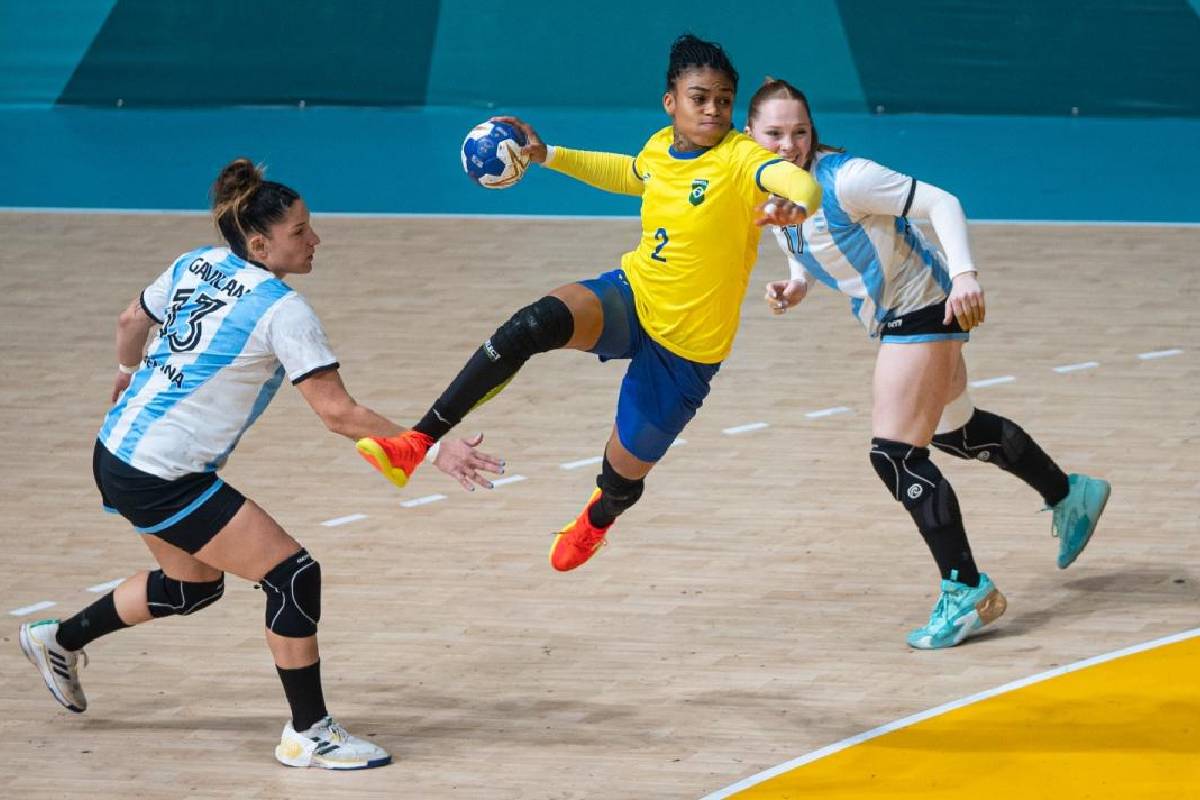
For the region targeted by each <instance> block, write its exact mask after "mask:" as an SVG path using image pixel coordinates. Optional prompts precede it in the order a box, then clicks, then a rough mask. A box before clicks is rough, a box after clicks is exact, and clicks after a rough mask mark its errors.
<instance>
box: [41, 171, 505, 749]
mask: <svg viewBox="0 0 1200 800" xmlns="http://www.w3.org/2000/svg"><path fill="white" fill-rule="evenodd" d="M213 217H214V219H215V221H216V224H217V227H218V228H219V229H220V231H221V234H222V235H223V236H224V238H225V240H226V241H227V242H228V246H227V247H201V248H199V249H196V250H193V251H191V252H188V253H185V254H184V255H182V256H180V257H179V258H177V259H176V260H175V262H174V263H173V264H172V265H171V266H170V267H168V268H167V270H166V271H165V272H163V273H162V275H160V276H159V277H158V279H157V280H155V281H154V282H153V283H152V284H150V286H148V287H147V288H146V289H145V290H144V291H143V292H142V293H141V294H140V295H139V296H138V297H137V298H136V299H135V300H134V301H133V302H132V303H130V304H129V307H128V308H126V309H125V311H124V312H123V313H122V314H121V316H120V320H119V321H118V324H117V358H118V364H119V365H120V367H119V369H118V372H117V375H116V380H115V384H114V386H113V392H112V401H113V403H114V405H113V407H112V409H111V410H110V411H109V412H108V415H107V417H106V418H105V421H104V425H103V427H102V428H101V430H100V435H99V437H98V439H97V441H96V444H95V449H94V453H93V461H92V468H93V474H94V476H95V479H96V485H97V487H98V488H99V489H100V497H101V500H102V502H103V504H104V507H105V509H106V510H108V511H111V512H114V513H118V514H120V515H121V516H123V517H125V519H127V520H128V521H129V522H130V523H131V524H132V525H133V526H134V529H135V530H137V531H138V532H139V533H141V534H144V535H143V536H142V541H144V542H145V543H146V546H147V547H148V548H149V549H150V553H151V555H153V556H154V559H155V560H156V561H157V562H158V566H159V568H158V569H155V570H153V571H150V572H146V571H143V572H138V573H137V574H135V575H133V576H132V577H130V578H128V579H126V580H125V581H123V582H122V583H121V584H120V585H119V586H117V587H116V589H114V590H113V591H112V592H110V593H109V594H107V595H105V596H104V597H102V598H100V599H99V600H97V601H96V602H95V603H93V604H92V605H90V606H88V607H87V608H85V609H83V610H82V611H80V612H79V613H78V614H76V615H75V616H73V617H71V618H70V619H66V620H62V621H61V622H60V621H59V620H56V619H48V620H42V621H40V622H35V623H31V624H26V625H22V626H21V630H20V642H21V648H22V649H23V650H24V651H25V655H26V656H27V657H28V658H29V660H30V661H31V662H33V664H34V665H35V666H36V667H37V668H38V670H39V671H40V672H41V674H42V678H43V680H44V681H45V683H46V686H47V688H49V689H50V692H51V694H53V695H54V698H55V699H56V700H58V702H59V703H61V704H62V705H63V706H65V707H66V708H68V709H70V710H71V711H74V712H77V713H79V712H82V711H83V710H84V709H85V708H87V699H86V698H85V697H84V694H83V689H82V687H81V686H80V684H79V676H78V660H79V656H80V655H81V654H82V652H83V648H84V646H85V645H87V644H89V643H90V642H92V641H93V640H95V639H96V638H98V637H100V636H103V635H105V634H107V633H112V632H114V631H117V630H119V629H121V628H127V627H129V626H131V625H137V624H139V623H142V622H149V621H150V620H152V619H156V618H160V617H167V616H173V615H187V614H191V613H193V612H196V611H199V610H201V609H203V608H207V607H208V606H210V605H212V604H213V603H215V602H216V601H217V600H219V599H220V598H221V595H222V594H223V592H224V588H225V573H226V572H231V573H233V574H235V575H237V576H239V577H241V578H243V579H245V580H248V581H253V582H255V583H257V584H259V585H260V586H261V587H262V588H263V591H264V592H265V593H266V607H267V608H266V639H267V645H268V646H269V648H270V650H271V654H272V656H273V657H274V660H275V665H276V669H277V671H278V673H279V677H280V680H281V681H282V682H283V689H284V694H285V695H286V697H287V701H288V704H289V705H290V706H291V712H292V718H291V720H289V721H288V722H287V724H286V725H285V726H284V729H283V736H282V739H281V741H280V744H279V746H278V747H276V748H275V757H276V758H277V759H278V760H279V761H280V762H282V763H284V764H287V765H289V766H298V767H307V766H313V767H323V768H326V769H363V768H366V767H376V766H381V765H383V764H386V763H388V762H389V761H390V760H391V757H390V756H389V755H388V754H387V753H386V752H385V751H384V750H383V749H381V748H380V747H378V746H376V745H374V744H372V743H370V742H368V741H366V740H364V739H360V738H358V737H355V736H351V735H350V734H349V733H347V732H346V730H345V729H344V728H343V727H342V726H341V725H339V724H338V723H337V722H336V721H334V719H333V717H331V716H330V715H329V713H328V711H327V710H326V708H325V700H324V697H323V694H322V690H321V672H320V666H321V663H320V660H319V655H318V651H317V622H318V621H319V620H320V616H321V604H320V599H321V568H320V565H319V564H318V563H317V561H316V560H315V559H314V558H313V557H312V556H311V555H309V553H308V551H307V550H305V549H304V548H303V547H302V546H301V545H300V543H299V542H297V541H296V540H295V539H293V538H292V537H291V536H289V535H288V533H287V532H286V531H284V530H283V528H281V527H280V526H279V524H278V523H277V522H275V520H274V519H272V518H271V517H270V516H269V515H268V514H267V513H266V512H265V511H264V510H263V509H262V508H260V507H259V506H258V505H257V504H255V503H254V502H253V501H251V500H248V499H247V498H246V497H244V496H243V495H242V494H241V492H239V491H237V490H236V489H234V488H233V487H232V486H230V485H229V484H227V483H225V482H224V481H223V480H221V479H220V478H219V477H217V470H218V469H220V468H221V467H222V466H223V465H224V464H225V461H226V459H227V458H228V457H229V455H230V453H231V452H232V451H233V449H234V447H236V446H237V443H238V441H239V440H240V439H241V436H242V434H243V433H245V431H246V429H247V428H249V427H250V426H251V425H252V424H253V423H254V421H255V420H257V419H258V417H259V415H260V414H262V412H263V411H264V410H265V409H266V407H267V404H268V403H270V401H271V398H272V397H273V396H274V394H275V391H276V390H277V389H278V388H279V386H280V384H281V383H282V382H283V380H284V379H285V378H287V379H289V380H290V381H291V382H292V384H294V385H295V386H296V388H297V389H299V391H300V394H301V395H303V397H304V399H305V400H306V401H307V402H308V404H309V405H310V406H312V408H313V410H314V411H315V412H316V413H317V415H318V416H320V418H321V420H322V421H323V422H324V423H325V425H326V427H328V428H329V430H331V431H333V432H334V433H338V434H341V435H342V436H348V437H350V438H351V439H357V438H359V437H362V436H370V435H382V436H386V435H394V434H399V433H401V432H403V431H404V428H402V427H400V426H399V425H396V424H395V423H393V422H391V421H390V420H388V419H386V418H384V417H382V416H380V415H379V414H377V413H375V412H374V411H372V410H371V409H369V408H367V407H365V406H362V405H359V404H358V403H356V402H355V401H354V399H353V398H352V397H351V396H350V394H349V393H348V392H347V391H346V388H345V386H344V385H343V384H342V380H341V378H340V377H339V375H338V361H337V358H336V357H335V356H334V354H333V352H332V350H331V349H330V347H329V342H328V340H327V339H326V337H325V332H324V330H323V329H322V327H321V323H320V321H319V320H318V319H317V316H316V314H314V313H313V310H312V308H311V307H310V306H309V305H308V303H307V302H306V301H305V299H304V298H303V297H302V296H301V295H299V294H298V293H296V292H295V291H294V290H293V289H292V288H291V287H290V286H288V284H286V283H284V281H283V279H284V278H285V277H287V276H290V275H303V274H306V273H308V272H311V271H312V268H313V256H314V253H315V252H316V248H317V245H318V244H319V243H320V241H321V240H320V239H319V238H318V237H317V234H316V232H315V231H313V229H312V226H311V225H310V223H309V213H308V209H307V207H306V206H305V203H304V201H303V200H302V199H301V198H300V196H299V195H298V194H297V193H296V192H295V191H294V190H293V189H291V188H289V187H287V186H284V185H283V184H280V183H276V182H274V181H265V180H263V177H262V172H261V170H260V169H258V168H256V167H255V166H254V165H253V164H252V163H251V162H249V161H247V160H246V159H238V160H236V161H233V162H232V163H230V164H229V165H227V166H226V167H225V168H224V169H223V170H222V171H221V173H220V175H219V177H218V178H217V180H216V183H215V184H214V186H213ZM153 329H157V334H156V335H155V336H154V337H153V338H152V339H151V341H150V342H149V346H147V337H148V336H149V335H150V333H151V331H152V330H153ZM479 441H480V439H479V438H478V437H477V438H475V439H472V440H470V441H464V440H455V441H448V442H446V444H445V446H444V447H442V448H441V452H440V453H439V454H438V455H437V456H436V457H435V460H434V464H435V466H437V467H438V468H439V469H440V470H442V471H443V472H445V473H447V474H448V475H450V476H451V477H454V478H455V479H456V480H458V481H459V482H460V483H462V485H463V486H464V487H466V488H471V485H472V482H474V483H479V484H481V485H485V486H486V485H489V484H488V482H487V481H486V480H485V479H484V478H482V477H481V476H480V474H479V471H480V470H490V471H500V464H499V462H497V461H496V460H495V459H493V458H491V457H490V456H486V455H484V454H482V453H479V452H477V451H476V450H475V447H474V446H475V445H477V444H479Z"/></svg>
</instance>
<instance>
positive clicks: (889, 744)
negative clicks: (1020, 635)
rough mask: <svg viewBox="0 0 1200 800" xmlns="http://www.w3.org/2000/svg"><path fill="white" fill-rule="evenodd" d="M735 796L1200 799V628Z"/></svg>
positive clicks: (761, 799) (740, 799)
mask: <svg viewBox="0 0 1200 800" xmlns="http://www.w3.org/2000/svg"><path fill="white" fill-rule="evenodd" d="M732 797H734V798H737V800H765V799H766V798H771V800H787V799H789V798H822V800H841V798H889V797H895V798H923V799H928V798H943V797H944V798H949V797H955V798H978V799H980V800H983V799H984V798H1004V799H1005V800H1010V799H1011V800H1029V799H1032V798H1053V799H1054V800H1068V798H1069V799H1070V800H1074V799H1075V798H1089V800H1091V799H1093V798H1120V799H1121V800H1132V799H1133V798H1139V799H1140V798H1159V797H1162V798H1167V797H1169V798H1172V799H1173V800H1184V798H1200V638H1191V639H1187V640H1185V641H1182V642H1177V643H1174V644H1169V645H1165V646H1161V647H1157V648H1154V649H1151V650H1146V651H1143V652H1140V653H1135V654H1133V655H1128V656H1124V657H1121V658H1117V659H1115V660H1113V661H1108V662H1105V663H1101V664H1098V665H1094V666H1090V667H1086V668H1084V669H1080V670H1078V671H1076V672H1070V673H1067V674H1065V675H1059V676H1057V677H1054V678H1050V679H1048V680H1045V681H1042V682H1040V683H1035V684H1032V685H1030V686H1025V687H1023V688H1020V689H1016V690H1014V691H1011V692H1007V693H1005V694H1001V695H998V696H996V697H991V698H988V699H986V700H982V701H980V702H978V703H974V704H972V705H969V706H965V707H963V708H959V709H955V710H953V711H949V712H947V713H946V714H943V715H941V716H938V717H934V718H932V719H928V720H924V721H922V722H919V723H917V724H915V725H913V726H911V727H908V728H903V729H901V730H897V731H892V732H890V733H886V734H884V735H882V736H879V737H878V738H875V739H871V740H869V741H866V742H863V743H862V744H858V745H856V746H853V747H850V748H848V749H846V750H842V751H840V752H838V753H834V754H833V755H830V756H827V757H825V758H822V759H819V760H817V761H814V762H811V763H809V764H805V765H803V766H800V767H797V768H796V769H794V770H792V771H790V772H786V773H783V774H782V775H779V776H777V777H775V778H772V779H769V780H767V781H764V782H763V783H760V784H758V785H757V786H753V787H751V788H749V789H746V790H745V791H742V792H738V793H736V794H734V795H732Z"/></svg>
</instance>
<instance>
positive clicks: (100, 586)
mask: <svg viewBox="0 0 1200 800" xmlns="http://www.w3.org/2000/svg"><path fill="white" fill-rule="evenodd" d="M124 582H125V579H124V578H117V579H116V580H115V581H108V582H106V583H97V584H96V585H95V586H89V587H88V588H87V590H88V591H89V592H92V593H93V594H100V593H101V592H107V591H109V590H110V589H115V588H117V587H118V586H120V585H121V584H122V583H124Z"/></svg>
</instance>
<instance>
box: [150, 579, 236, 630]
mask: <svg viewBox="0 0 1200 800" xmlns="http://www.w3.org/2000/svg"><path fill="white" fill-rule="evenodd" d="M224 593H225V576H224V575H222V576H221V577H220V578H218V579H217V580H215V581H200V582H196V583H190V582H188V581H177V580H175V579H174V578H170V577H167V575H166V573H164V572H163V571H162V570H161V569H156V570H154V571H153V572H151V573H150V574H149V575H148V576H146V605H148V606H149V607H150V616H152V617H156V618H161V617H172V616H175V615H179V616H181V617H186V616H187V615H188V614H191V613H193V612H196V611H199V610H200V609H202V608H208V607H209V606H211V605H212V604H213V603H215V602H217V601H218V600H220V599H221V595H222V594H224Z"/></svg>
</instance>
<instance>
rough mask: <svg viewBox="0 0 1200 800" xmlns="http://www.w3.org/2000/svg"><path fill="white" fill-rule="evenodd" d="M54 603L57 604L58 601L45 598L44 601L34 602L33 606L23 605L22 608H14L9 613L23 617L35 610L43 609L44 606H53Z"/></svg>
mask: <svg viewBox="0 0 1200 800" xmlns="http://www.w3.org/2000/svg"><path fill="white" fill-rule="evenodd" d="M54 605H56V603H54V602H53V601H51V600H43V601H42V602H40V603H34V604H33V605H31V606H23V607H22V608H14V609H13V610H12V611H10V612H8V613H9V614H10V615H11V616H14V617H23V616H25V615H26V614H32V613H33V612H35V611H41V610H42V609H43V608H51V607H53V606H54Z"/></svg>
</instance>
